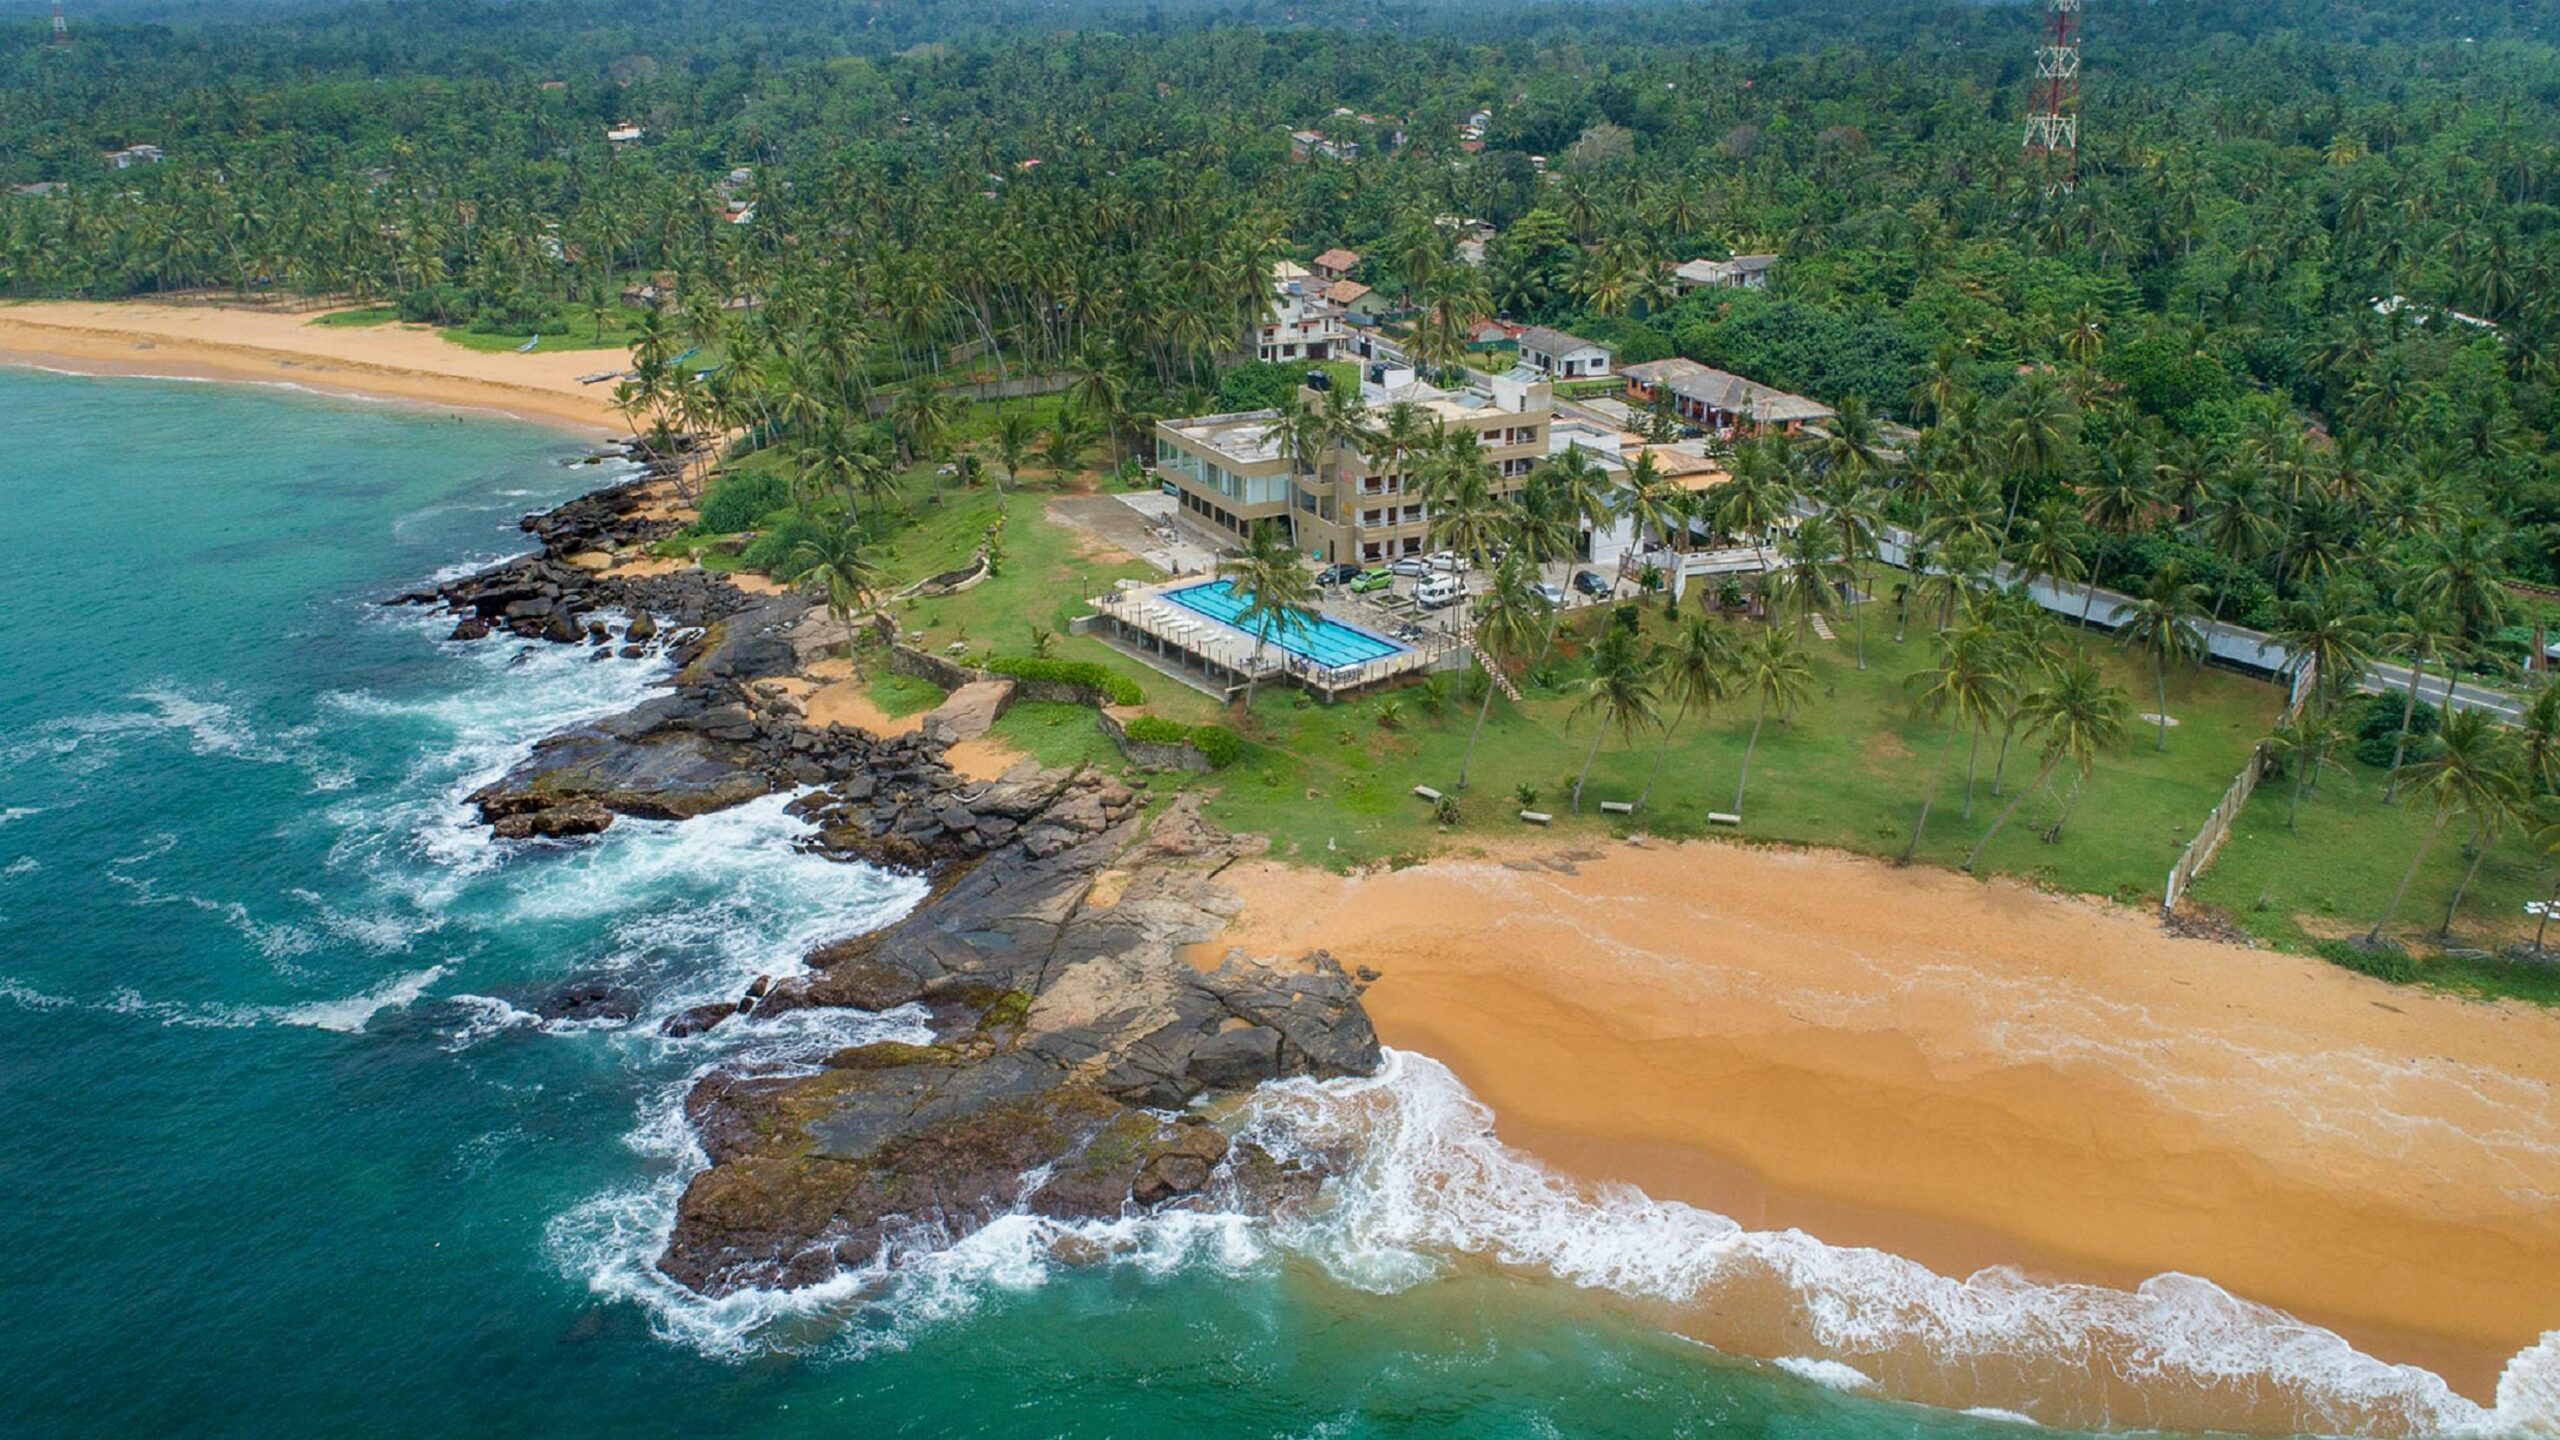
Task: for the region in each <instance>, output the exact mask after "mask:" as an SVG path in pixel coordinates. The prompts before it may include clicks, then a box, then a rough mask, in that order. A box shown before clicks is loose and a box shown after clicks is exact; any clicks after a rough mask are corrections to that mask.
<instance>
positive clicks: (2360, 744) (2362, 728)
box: [2355, 691, 2444, 769]
mask: <svg viewBox="0 0 2560 1440" xmlns="http://www.w3.org/2000/svg"><path fill="white" fill-rule="evenodd" d="M2408 703H2409V696H2408V692H2406V691H2402V692H2400V693H2398V694H2396V695H2395V694H2381V695H2373V696H2368V697H2367V698H2366V700H2365V707H2364V718H2363V719H2361V720H2358V721H2357V722H2356V746H2355V757H2356V758H2357V759H2358V760H2361V761H2363V762H2364V763H2365V764H2367V765H2371V766H2374V767H2376V768H2377V769H2379V768H2381V767H2384V766H2387V765H2389V764H2390V763H2391V752H2392V751H2393V750H2394V749H2396V748H2398V746H2399V742H2400V712H2401V710H2402V708H2403V707H2405V706H2407V705H2408ZM2443 728H2444V712H2443V711H2441V710H2438V709H2437V708H2436V707H2435V706H2433V705H2429V704H2427V703H2425V702H2424V701H2421V702H2419V705H2418V708H2417V709H2416V710H2415V711H2413V712H2411V713H2410V716H2409V753H2410V754H2412V755H2414V754H2416V753H2418V752H2419V751H2421V750H2424V749H2425V748H2426V740H2427V737H2429V736H2431V735H2433V734H2435V733H2436V732H2437V731H2438V730H2441V729H2443ZM2404 758H2406V757H2404Z"/></svg>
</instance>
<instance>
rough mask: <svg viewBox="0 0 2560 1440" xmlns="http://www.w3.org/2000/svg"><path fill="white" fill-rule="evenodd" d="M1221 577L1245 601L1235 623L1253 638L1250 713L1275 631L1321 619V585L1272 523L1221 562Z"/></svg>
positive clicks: (1246, 689) (1247, 687) (1255, 531)
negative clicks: (1318, 602) (1239, 552)
mask: <svg viewBox="0 0 2560 1440" xmlns="http://www.w3.org/2000/svg"><path fill="white" fill-rule="evenodd" d="M1218 575H1219V577H1220V578H1221V579H1224V580H1225V581H1226V582H1227V584H1228V585H1229V586H1230V587H1232V588H1233V589H1234V590H1236V591H1237V592H1238V593H1239V594H1241V595H1242V596H1243V597H1244V606H1243V608H1242V609H1239V610H1238V611H1236V618H1235V625H1236V628H1237V629H1239V630H1246V631H1250V632H1252V635H1253V669H1252V672H1251V673H1249V674H1248V675H1246V676H1245V682H1244V708H1245V711H1246V713H1248V714H1250V713H1251V712H1252V710H1253V692H1254V687H1255V686H1257V685H1259V684H1260V683H1261V681H1262V652H1263V649H1264V647H1265V646H1267V645H1269V644H1270V643H1271V634H1272V632H1273V631H1274V630H1279V631H1281V632H1284V633H1286V632H1289V631H1294V630H1296V629H1298V628H1300V627H1301V626H1304V625H1307V624H1309V623H1311V622H1313V621H1314V620H1316V619H1317V618H1318V617H1319V614H1320V612H1319V611H1318V610H1317V609H1316V582H1315V579H1314V577H1312V576H1310V575H1308V574H1307V572H1306V570H1305V569H1304V568H1303V567H1302V566H1300V565H1299V564H1298V552H1297V550H1296V549H1295V548H1293V547H1292V546H1291V545H1290V544H1289V542H1288V541H1287V540H1286V539H1284V538H1282V535H1281V532H1280V527H1279V526H1277V525H1274V524H1272V523H1270V522H1269V521H1267V520H1266V521H1264V522H1262V523H1261V524H1258V525H1256V526H1254V527H1253V530H1252V532H1251V533H1250V534H1248V535H1247V536H1246V537H1245V548H1244V553H1243V554H1242V555H1239V556H1236V557H1235V558H1233V559H1230V560H1224V561H1221V562H1219V564H1218Z"/></svg>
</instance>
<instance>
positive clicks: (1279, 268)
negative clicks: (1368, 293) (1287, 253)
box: [1254, 260, 1351, 360]
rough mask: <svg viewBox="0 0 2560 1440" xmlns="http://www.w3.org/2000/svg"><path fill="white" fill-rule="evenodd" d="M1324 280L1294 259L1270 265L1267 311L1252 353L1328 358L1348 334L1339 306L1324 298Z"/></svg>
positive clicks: (1274, 357)
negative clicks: (1269, 303) (1269, 294)
mask: <svg viewBox="0 0 2560 1440" xmlns="http://www.w3.org/2000/svg"><path fill="white" fill-rule="evenodd" d="M1326 288H1327V287H1326V284H1325V282H1324V281H1322V280H1320V279H1318V278H1317V277H1316V276H1314V275H1312V274H1309V273H1308V271H1307V268H1306V267H1305V266H1303V265H1300V264H1298V263H1297V262H1296V261H1294V260H1283V261H1281V262H1280V263H1279V264H1277V265H1274V266H1272V267H1271V314H1270V316H1269V318H1267V319H1265V320H1264V321H1263V322H1262V333H1261V335H1260V337H1259V339H1258V341H1257V343H1256V344H1255V346H1254V355H1255V356H1256V357H1257V358H1259V359H1263V360H1330V359H1332V358H1333V352H1334V349H1335V347H1337V346H1339V345H1341V344H1342V343H1343V342H1344V341H1346V340H1348V339H1350V338H1351V327H1350V325H1349V324H1347V323H1346V322H1345V321H1344V319H1343V313H1342V307H1341V306H1339V305H1337V304H1335V303H1333V302H1332V301H1331V300H1328V299H1326V298H1325V290H1326Z"/></svg>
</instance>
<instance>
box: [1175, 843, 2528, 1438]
mask: <svg viewBox="0 0 2560 1440" xmlns="http://www.w3.org/2000/svg"><path fill="white" fill-rule="evenodd" d="M1225 878H1226V879H1227V881H1228V882H1229V883H1231V884H1233V885H1234V886H1235V887H1236V888H1237V890H1238V891H1239V892H1240V893H1241V894H1242V895H1243V896H1244V897H1245V901H1246V909H1245V913H1244V914H1243V916H1241V917H1240V918H1239V920H1238V922H1237V925H1236V927H1235V928H1234V929H1233V930H1232V931H1231V932H1230V934H1229V935H1228V936H1227V937H1226V938H1225V939H1224V940H1223V941H1222V942H1220V943H1221V944H1222V945H1223V944H1234V945H1240V946H1243V947H1245V948H1247V949H1251V950H1257V951H1261V952H1264V953H1272V952H1281V951H1304V950H1306V949H1310V948H1315V947H1323V948H1326V949H1329V950H1331V951H1332V952H1333V954H1334V955H1335V957H1336V958H1338V959H1339V960H1340V961H1341V962H1342V963H1343V964H1344V965H1345V966H1351V967H1356V966H1362V965H1367V966H1373V967H1375V968H1376V969H1377V970H1379V971H1380V972H1383V973H1382V976H1381V978H1380V979H1378V981H1377V982H1376V983H1375V984H1374V985H1373V986H1372V987H1371V989H1370V991H1369V994H1368V1004H1369V1007H1370V1011H1371V1014H1372V1015H1373V1016H1374V1017H1375V1019H1376V1022H1377V1025H1378V1029H1379V1033H1380V1035H1381V1036H1382V1037H1383V1038H1384V1039H1385V1041H1386V1042H1387V1043H1388V1044H1390V1045H1393V1046H1396V1047H1398V1048H1402V1049H1409V1050H1413V1051H1418V1052H1420V1053H1423V1054H1427V1055H1430V1056H1432V1057H1434V1058H1436V1059H1438V1060H1440V1061H1442V1062H1443V1063H1445V1064H1447V1065H1448V1066H1450V1067H1451V1069H1452V1070H1454V1071H1455V1072H1456V1074H1457V1076H1458V1077H1459V1079H1461V1080H1462V1081H1463V1082H1464V1083H1465V1084H1466V1085H1467V1086H1468V1087H1469V1088H1470V1089H1471V1090H1472V1091H1474V1093H1475V1094H1476V1095H1477V1096H1478V1097H1480V1098H1481V1099H1482V1100H1484V1101H1485V1102H1486V1103H1487V1104H1488V1105H1490V1106H1491V1107H1492V1109H1493V1111H1494V1113H1495V1115H1496V1117H1497V1124H1498V1127H1499V1133H1500V1134H1501V1136H1502V1138H1503V1139H1504V1140H1505V1141H1507V1142H1509V1143H1511V1144H1513V1145H1516V1146H1518V1147H1519V1148H1521V1149H1523V1150H1526V1151H1528V1152H1530V1153H1532V1154H1534V1155H1536V1156H1537V1157H1539V1158H1540V1159H1541V1160H1543V1161H1545V1162H1546V1163H1548V1164H1549V1165H1551V1166H1553V1167H1555V1168H1557V1169H1559V1170H1562V1171H1564V1172H1566V1173H1568V1174H1571V1175H1574V1176H1577V1177H1580V1178H1584V1179H1588V1180H1592V1181H1602V1180H1622V1181H1628V1182H1632V1183H1634V1184H1637V1185H1639V1186H1640V1187H1642V1188H1643V1189H1645V1190H1646V1191H1647V1192H1649V1193H1651V1194H1653V1195H1655V1196H1657V1197H1660V1198H1667V1199H1677V1200H1682V1201H1686V1202H1688V1203H1691V1204H1695V1205H1699V1206H1702V1207H1705V1208H1708V1209H1712V1210H1715V1211H1718V1212H1721V1213H1723V1214H1727V1215H1730V1216H1733V1217H1734V1218H1735V1219H1737V1220H1739V1221H1741V1222H1742V1223H1744V1224H1745V1225H1747V1226H1750V1227H1752V1228H1755V1229H1774V1228H1782V1227H1788V1226H1794V1227H1800V1228H1802V1229H1804V1230H1806V1231H1808V1232H1809V1233H1812V1234H1814V1235H1816V1236H1819V1237H1820V1238H1822V1239H1823V1240H1826V1241H1829V1242H1831V1243H1834V1244H1847V1245H1865V1246H1873V1247H1875V1248H1878V1249H1883V1250H1888V1251H1891V1252H1893V1253H1896V1254H1900V1255H1904V1256H1907V1257H1910V1258H1912V1259H1916V1260H1919V1261H1921V1262H1922V1263H1924V1264H1927V1265H1929V1266H1930V1267H1932V1268H1933V1269H1936V1270H1938V1271H1940V1272H1941V1273H1945V1274H1951V1275H1959V1276H1961V1275H1965V1274H1969V1273H1971V1272H1973V1271H1974V1270H1976V1269H1978V1268H1980V1267H1983V1266H1987V1265H1993V1264H2012V1265H2018V1266H2021V1267H2023V1268H2025V1269H2026V1270H2027V1271H2029V1272H2030V1273H2031V1274H2034V1275H2036V1276H2037V1277H2039V1278H2049V1279H2069V1280H2082V1281H2089V1282H2094V1283H2099V1284H2105V1285H2110V1286H2118V1287H2122V1286H2130V1285H2132V1284H2134V1283H2136V1282H2138V1281H2140V1280H2142V1279H2143V1278H2145V1277H2148V1276H2151V1275H2155V1274H2160V1273H2163V1272H2172V1271H2176V1272H2184V1273H2188V1274H2194V1275H2201V1276H2205V1277H2207V1278H2209V1279H2212V1280H2213V1281H2215V1282H2217V1283H2219V1284H2220V1285H2222V1286H2223V1287H2225V1288H2226V1289H2229V1290H2231V1291H2233V1292H2234V1293H2237V1294H2239V1295H2241V1296H2243V1297H2246V1298H2248V1299H2251V1300H2255V1301H2259V1302H2262V1303H2265V1304H2268V1305H2272V1306H2275V1307H2277V1308H2279V1309H2282V1310H2285V1311H2288V1312H2290V1313H2292V1314H2294V1315H2296V1316H2298V1317H2301V1318H2303V1319H2307V1320H2311V1321H2313V1322H2315V1323H2318V1324H2321V1325H2324V1326H2327V1327H2329V1328H2331V1329H2334V1330H2337V1331H2338V1332H2340V1333H2341V1334H2343V1335H2344V1336H2346V1337H2347V1338H2348V1339H2349V1340H2351V1341H2353V1342H2355V1343H2356V1344H2357V1345H2358V1347H2359V1348H2361V1349H2364V1350H2365V1351H2367V1353H2370V1354H2374V1355H2378V1356H2380V1357H2382V1358H2384V1359H2388V1360H2393V1361H2398V1362H2405V1363H2412V1364H2418V1365H2423V1366H2425V1367H2426V1368H2428V1369H2431V1370H2434V1371H2436V1372H2437V1373H2439V1374H2441V1375H2444V1376H2445V1377H2446V1378H2447V1379H2448V1380H2449V1381H2451V1382H2452V1383H2453V1384H2454V1385H2455V1386H2456V1388H2457V1389H2459V1390H2461V1391H2462V1392H2463V1393H2465V1394H2467V1395H2469V1396H2471V1397H2473V1398H2474V1399H2478V1400H2482V1401H2486V1400H2487V1399H2488V1398H2489V1396H2490V1394H2491V1392H2492V1390H2493V1389H2494V1388H2495V1384H2496V1380H2497V1376H2498V1373H2499V1371H2500V1369H2501V1368H2502V1367H2503V1366H2504V1365H2505V1364H2506V1362H2507V1360H2508V1359H2509V1357H2511V1356H2513V1355H2514V1354H2515V1353H2516V1352H2517V1351H2519V1350H2520V1349H2522V1348H2524V1347H2526V1346H2529V1345H2531V1344H2533V1343H2534V1342H2535V1340H2536V1338H2537V1337H2538V1336H2539V1335H2540V1334H2541V1333H2542V1332H2543V1331H2544V1330H2547V1329H2553V1328H2555V1327H2560V1204H2555V1203H2554V1197H2560V1097H2555V1095H2554V1093H2553V1080H2554V1077H2555V1076H2560V1063H2555V1062H2560V1015H2556V1014H2553V1013H2551V1012H2546V1011H2540V1010H2536V1009H2533V1008H2531V1007H2527V1006H2522V1005H2514V1004H2505V1005H2489V1004H2481V1003H2473V1002H2466V1001H2460V1000H2452V999H2446V998H2441V997H2437V996H2432V995H2429V994H2425V993H2422V992H2417V991H2412V990H2407V989H2401V988H2397V987H2392V986H2387V985H2384V984H2382V983H2381V982H2379V981H2374V980H2370V979H2366V978H2364V977H2361V976H2357V975H2353V974H2350V973H2348V972H2346V971H2344V970H2341V969H2338V968H2336V967H2334V966H2330V965H2326V964H2324V963H2322V962H2320V961H2317V960H2312V959H2306V958H2301V957H2295V956H2287V955H2280V954H2274V953H2270V952H2260V951H2251V950H2247V949H2242V948H2239V947H2235V946H2227V945H2219V944H2213V943H2208V942H2203V941H2192V940H2179V939H2174V938H2171V937H2169V936H2167V935H2165V934H2163V933H2162V932H2161V931H2160V930H2159V928H2158V927H2157V925H2156V924H2154V923H2153V922H2152V921H2151V920H2150V919H2149V918H2148V917H2146V916H2143V915H2139V914H2135V913H2133V912H2130V911H2126V910H2122V909H2120V908H2115V907H2110V906H2106V905H2104V904H2102V903H2099V902H2095V901H2081V900H2074V899H2066V898H2057V897H2053V896H2049V895H2045V894H2041V893H2038V892H2035V891H2032V890H2030V889H2027V888H2025V887H2021V886H2017V885H2012V884H2007V883H1996V884H1991V885H1983V884H1979V883H1977V882H1975V881H1972V880H1969V879H1966V878H1964V877H1962V876H1959V875H1956V874H1953V873H1950V872H1945V871H1938V870H1929V869H1910V870H1897V869H1893V868H1890V867H1888V866H1885V865H1883V864H1880V863H1878V862H1874V861H1870V860H1866V859H1863V858H1859V857H1853V856H1847V855H1840V854H1831V853H1816V854H1806V853H1793V852H1780V851H1771V850H1760V849H1753V848H1747V847H1742V846H1733V845H1717V844H1691V845H1685V846H1677V847H1675V846H1667V845H1664V846H1650V847H1644V848H1637V847H1634V846H1629V845H1621V844H1611V845H1607V846H1605V847H1602V846H1593V847H1590V848H1588V849H1586V850H1584V851H1581V852H1578V853H1575V854H1571V855H1568V854H1567V852H1565V851H1563V850H1562V849H1560V848H1559V847H1557V846H1555V845H1554V844H1548V845H1546V846H1544V847H1539V846H1534V845H1522V846H1518V847H1516V848H1505V849H1501V850H1497V851H1495V852H1493V853H1492V854H1490V855H1488V856H1486V857H1485V858H1482V859H1475V860H1443V861H1436V862H1433V863H1431V864H1428V865H1424V866H1420V867H1416V868H1412V869H1407V870H1402V871H1394V872H1387V873H1379V874H1374V875H1370V876H1366V877H1362V878H1354V879H1343V878H1340V877H1336V876H1332V875H1328V874H1324V873H1321V872H1317V871H1312V870H1307V869H1301V868H1296V867H1290V866H1284V865H1281V864H1278V863H1274V862H1258V863H1254V864H1250V865H1243V866H1238V867H1236V868H1235V869H1233V870H1230V871H1229V872H1228V873H1227V875H1226V877H1225Z"/></svg>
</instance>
